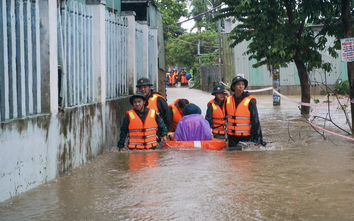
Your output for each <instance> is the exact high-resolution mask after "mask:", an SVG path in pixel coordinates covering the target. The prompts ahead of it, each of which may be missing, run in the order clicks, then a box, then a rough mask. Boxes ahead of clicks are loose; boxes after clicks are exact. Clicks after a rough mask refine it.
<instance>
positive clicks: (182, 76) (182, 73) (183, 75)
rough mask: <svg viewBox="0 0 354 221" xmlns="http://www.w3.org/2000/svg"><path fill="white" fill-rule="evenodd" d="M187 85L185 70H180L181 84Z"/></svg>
mask: <svg viewBox="0 0 354 221" xmlns="http://www.w3.org/2000/svg"><path fill="white" fill-rule="evenodd" d="M186 85H188V80H187V77H186V72H185V71H182V72H181V86H186Z"/></svg>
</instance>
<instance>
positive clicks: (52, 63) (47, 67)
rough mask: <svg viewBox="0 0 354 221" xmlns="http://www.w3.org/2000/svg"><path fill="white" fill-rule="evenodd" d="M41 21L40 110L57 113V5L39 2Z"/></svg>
mask: <svg viewBox="0 0 354 221" xmlns="http://www.w3.org/2000/svg"><path fill="white" fill-rule="evenodd" d="M39 13H40V14H39V16H40V20H41V27H40V29H41V38H40V39H41V43H40V44H41V61H40V62H41V73H42V77H41V78H42V93H41V94H42V97H41V100H42V110H43V112H47V111H50V112H51V113H52V114H57V113H58V39H57V4H50V3H49V2H48V1H39Z"/></svg>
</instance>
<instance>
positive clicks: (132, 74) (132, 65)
mask: <svg viewBox="0 0 354 221" xmlns="http://www.w3.org/2000/svg"><path fill="white" fill-rule="evenodd" d="M135 15H136V14H135V12H134V11H123V12H122V13H121V16H125V17H126V18H127V20H128V36H127V37H128V52H127V53H128V63H127V72H128V73H127V76H128V90H129V94H133V93H134V92H135V84H136V81H137V79H136V62H135V56H136V55H135V47H136V44H135Z"/></svg>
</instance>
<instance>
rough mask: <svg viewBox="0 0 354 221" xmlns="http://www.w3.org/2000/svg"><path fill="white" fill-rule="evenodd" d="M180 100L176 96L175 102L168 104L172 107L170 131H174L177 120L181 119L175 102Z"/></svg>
mask: <svg viewBox="0 0 354 221" xmlns="http://www.w3.org/2000/svg"><path fill="white" fill-rule="evenodd" d="M179 100H181V99H180V98H178V99H177V100H176V101H175V102H173V103H172V104H170V105H168V106H169V107H170V108H171V109H172V122H171V131H175V130H176V128H177V124H178V122H179V121H180V120H181V119H182V117H183V115H182V114H181V113H180V112H179V111H178V108H177V107H176V104H177V102H178V101H179Z"/></svg>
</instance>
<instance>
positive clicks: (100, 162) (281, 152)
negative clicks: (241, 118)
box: [0, 88, 354, 221]
mask: <svg viewBox="0 0 354 221" xmlns="http://www.w3.org/2000/svg"><path fill="white" fill-rule="evenodd" d="M253 95H254V96H255V97H256V98H257V106H258V111H259V115H260V120H261V125H262V130H263V137H264V140H265V141H267V142H268V145H267V148H266V149H265V148H263V147H260V148H259V147H255V146H249V147H247V148H245V150H244V151H211V150H203V149H189V150H185V149H184V150H183V149H176V148H172V149H161V150H156V151H122V152H117V149H116V148H112V151H110V152H106V153H105V154H103V155H101V156H99V157H97V158H96V159H94V160H92V161H90V162H88V163H86V164H84V165H82V166H80V167H79V168H76V169H74V170H72V171H71V172H69V173H68V174H66V175H65V176H62V177H60V178H58V179H55V180H53V181H50V182H48V183H47V184H45V185H41V186H39V187H38V188H35V189H32V190H30V191H28V192H25V193H23V194H20V195H19V196H16V197H13V198H11V199H9V200H6V201H4V202H2V203H0V220H311V221H312V220H354V154H353V149H354V143H353V141H350V140H347V139H343V138H340V137H337V136H334V135H331V134H329V133H325V134H324V135H321V134H319V133H318V132H316V131H314V129H313V128H311V126H310V125H309V124H307V123H306V119H305V118H304V117H302V116H301V115H300V114H299V113H300V111H299V109H298V104H294V103H292V102H290V101H288V100H286V99H282V100H281V105H280V106H273V105H272V96H270V95H267V96H265V95H262V96H260V95H257V94H256V93H254V94H253ZM176 98H187V99H189V100H190V101H191V102H193V103H195V104H197V105H199V106H200V107H201V109H202V110H203V115H205V110H206V104H207V102H208V101H209V100H210V99H212V98H213V97H212V96H211V95H210V93H206V92H202V91H199V90H193V89H188V88H169V89H168V103H172V102H173V101H174V100H175V99H176ZM290 98H291V99H294V100H297V101H299V100H300V97H299V96H293V97H290ZM321 98H322V97H320V96H319V99H321ZM327 113H328V109H327V107H324V108H322V109H320V110H319V111H318V112H317V113H316V115H317V116H323V117H325V116H326V114H327ZM330 113H331V117H332V119H333V121H335V122H336V123H337V124H338V125H340V126H342V127H343V128H345V129H347V130H349V129H348V126H347V125H346V124H345V117H344V115H343V114H342V112H341V111H339V110H338V108H337V107H335V106H333V107H331V109H330ZM316 124H318V125H321V126H323V125H325V128H326V129H329V130H331V131H335V132H338V133H340V134H342V135H345V133H344V132H343V131H340V130H338V129H337V128H336V127H334V126H331V125H330V124H328V123H326V124H324V122H321V120H317V121H316Z"/></svg>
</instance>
